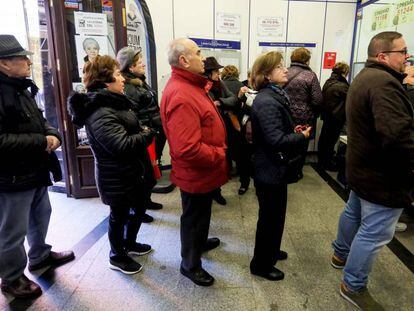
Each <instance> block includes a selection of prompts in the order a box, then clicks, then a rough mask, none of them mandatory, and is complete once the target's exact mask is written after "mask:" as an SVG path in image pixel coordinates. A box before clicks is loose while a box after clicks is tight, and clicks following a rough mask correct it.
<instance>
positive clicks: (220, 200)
mask: <svg viewBox="0 0 414 311" xmlns="http://www.w3.org/2000/svg"><path fill="white" fill-rule="evenodd" d="M213 200H214V201H216V202H217V203H218V204H220V205H226V204H227V201H226V199H225V198H224V197H223V196H222V195H221V193H220V194H217V195H215V196H214V197H213Z"/></svg>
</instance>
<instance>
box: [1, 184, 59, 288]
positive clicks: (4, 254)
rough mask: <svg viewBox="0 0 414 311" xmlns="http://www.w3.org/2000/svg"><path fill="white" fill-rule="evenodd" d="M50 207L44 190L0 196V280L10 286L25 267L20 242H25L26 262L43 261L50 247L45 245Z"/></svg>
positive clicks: (3, 193) (44, 188)
mask: <svg viewBox="0 0 414 311" xmlns="http://www.w3.org/2000/svg"><path fill="white" fill-rule="evenodd" d="M50 214H51V206H50V201H49V195H48V192H47V187H39V188H35V189H31V190H27V191H17V192H2V193H0V278H1V279H2V282H12V281H14V280H15V279H17V278H19V277H20V276H21V275H22V274H23V271H24V269H25V267H26V264H27V256H26V251H25V248H24V238H25V237H26V236H27V241H28V242H29V246H30V250H29V260H30V263H32V264H37V263H39V262H41V261H42V260H43V259H45V258H46V257H47V256H48V255H49V253H50V250H51V248H52V247H51V246H50V245H48V244H46V243H45V238H46V234H47V229H48V226H49V220H50Z"/></svg>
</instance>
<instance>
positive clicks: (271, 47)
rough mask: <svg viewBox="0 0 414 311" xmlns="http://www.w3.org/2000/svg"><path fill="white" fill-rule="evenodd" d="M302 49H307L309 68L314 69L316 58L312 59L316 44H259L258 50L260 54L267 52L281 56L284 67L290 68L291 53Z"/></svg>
mask: <svg viewBox="0 0 414 311" xmlns="http://www.w3.org/2000/svg"><path fill="white" fill-rule="evenodd" d="M300 47H304V48H307V49H308V50H309V51H310V53H311V59H310V65H309V66H310V67H311V68H316V64H317V61H318V60H317V58H316V57H312V55H316V53H315V52H316V43H296V42H259V48H261V53H266V52H269V51H277V52H279V53H281V54H282V57H283V60H284V65H285V66H286V67H289V66H290V56H291V55H292V52H293V51H294V50H296V49H297V48H300Z"/></svg>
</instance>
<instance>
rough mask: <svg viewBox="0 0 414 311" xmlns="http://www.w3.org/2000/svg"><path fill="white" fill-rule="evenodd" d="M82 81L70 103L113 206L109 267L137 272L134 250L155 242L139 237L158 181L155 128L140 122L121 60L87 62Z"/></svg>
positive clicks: (140, 251)
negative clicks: (152, 150) (151, 149)
mask: <svg viewBox="0 0 414 311" xmlns="http://www.w3.org/2000/svg"><path fill="white" fill-rule="evenodd" d="M83 80H84V84H85V86H86V88H87V90H88V93H87V94H80V93H75V94H73V95H72V96H71V97H70V98H69V99H68V103H69V110H70V113H71V115H72V121H73V123H74V124H75V125H77V126H79V127H82V126H85V128H86V133H87V136H88V139H89V142H90V145H91V148H92V151H93V154H94V158H95V177H96V184H97V187H98V191H99V194H100V196H101V199H102V202H103V203H104V204H107V205H109V206H110V217H109V228H108V237H109V242H110V245H111V252H110V255H109V263H110V264H109V267H110V268H111V269H115V270H119V271H121V272H123V273H126V274H133V273H137V272H139V271H140V270H141V268H142V267H141V265H140V264H139V263H137V262H135V261H134V260H133V259H132V258H131V257H129V255H131V254H134V255H143V254H146V253H149V252H150V251H151V246H150V245H147V244H140V243H137V242H136V237H137V234H138V231H139V228H140V226H141V223H142V218H143V215H144V214H145V202H147V200H148V198H149V195H150V190H151V188H152V187H153V186H154V184H155V180H154V176H153V169H152V166H151V162H150V160H149V157H148V153H147V149H146V148H147V146H148V145H149V144H150V143H151V141H152V139H153V136H154V133H153V132H152V131H151V130H148V129H146V128H143V127H141V126H140V124H139V122H138V118H137V117H136V115H135V113H134V112H133V111H132V107H133V104H132V102H131V101H130V100H129V99H128V98H127V97H126V96H125V95H123V91H124V78H123V77H122V75H121V73H120V71H119V67H118V63H117V62H116V61H115V60H114V59H112V58H111V57H110V56H97V57H96V59H94V61H92V62H88V63H87V64H86V66H85V69H84V77H83ZM125 229H126V232H125Z"/></svg>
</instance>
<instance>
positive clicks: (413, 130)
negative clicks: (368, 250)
mask: <svg viewBox="0 0 414 311" xmlns="http://www.w3.org/2000/svg"><path fill="white" fill-rule="evenodd" d="M404 77H405V75H404V74H401V73H399V72H397V71H395V70H393V69H391V68H390V67H388V66H386V65H383V64H381V63H377V62H367V63H366V65H365V68H364V69H363V70H362V71H361V72H360V73H359V74H358V75H357V76H356V78H355V79H354V80H353V81H352V84H351V86H350V87H349V91H348V96H347V100H346V119H347V132H348V144H347V155H346V162H347V165H346V173H347V177H348V183H349V186H350V188H351V189H352V190H353V191H355V193H356V194H358V195H359V196H360V197H361V198H363V199H365V200H367V201H369V202H372V203H376V204H380V205H384V206H388V207H395V208H403V207H407V206H410V205H411V204H412V202H414V173H413V170H414V111H413V107H412V105H411V103H410V101H409V99H408V97H407V93H406V90H405V88H404V86H403V85H402V81H403V79H404Z"/></svg>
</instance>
